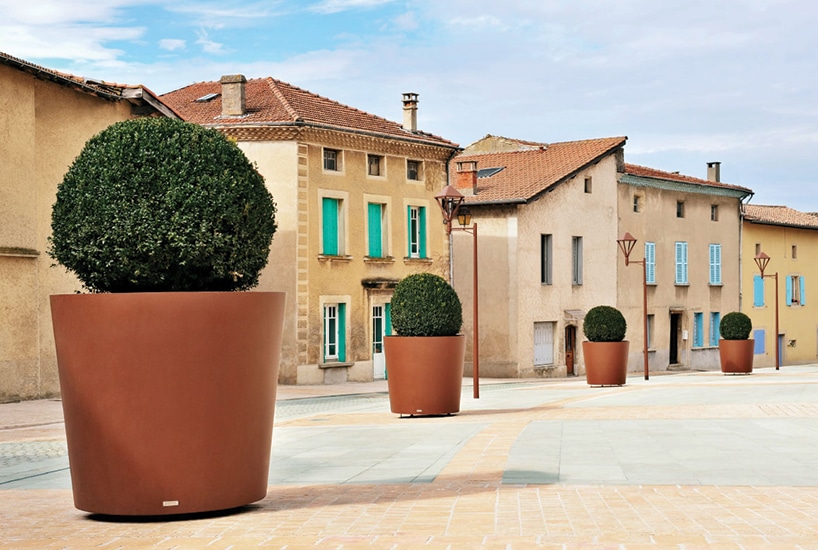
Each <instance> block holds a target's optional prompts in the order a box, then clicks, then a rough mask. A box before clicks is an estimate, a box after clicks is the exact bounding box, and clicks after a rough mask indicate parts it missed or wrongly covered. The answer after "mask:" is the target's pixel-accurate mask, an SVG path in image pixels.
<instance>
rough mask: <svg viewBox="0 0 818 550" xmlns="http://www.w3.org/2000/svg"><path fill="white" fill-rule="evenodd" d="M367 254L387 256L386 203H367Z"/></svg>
mask: <svg viewBox="0 0 818 550" xmlns="http://www.w3.org/2000/svg"><path fill="white" fill-rule="evenodd" d="M367 228H368V231H367V236H368V241H369V242H368V245H369V246H368V250H367V256H369V257H370V258H383V257H384V256H386V255H387V254H386V235H387V230H386V205H385V204H378V203H374V202H370V203H368V204H367Z"/></svg>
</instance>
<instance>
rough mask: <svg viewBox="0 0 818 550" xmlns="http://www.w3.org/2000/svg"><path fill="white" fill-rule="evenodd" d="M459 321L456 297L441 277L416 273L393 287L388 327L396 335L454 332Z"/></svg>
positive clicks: (460, 315)
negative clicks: (393, 330) (390, 327)
mask: <svg viewBox="0 0 818 550" xmlns="http://www.w3.org/2000/svg"><path fill="white" fill-rule="evenodd" d="M462 325H463V306H462V305H461V303H460V298H459V297H458V296H457V293H456V292H455V291H454V288H452V286H451V285H450V284H449V283H448V282H446V280H445V279H443V278H442V277H440V276H438V275H433V274H431V273H417V274H414V275H409V276H408V277H406V278H405V279H403V280H401V282H399V283H398V284H397V286H396V287H395V293H394V294H393V295H392V327H393V328H394V329H395V332H397V333H398V334H399V335H400V336H454V335H456V334H457V333H458V332H460V327H461V326H462Z"/></svg>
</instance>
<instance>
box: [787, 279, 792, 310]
mask: <svg viewBox="0 0 818 550" xmlns="http://www.w3.org/2000/svg"><path fill="white" fill-rule="evenodd" d="M786 279H787V305H788V306H791V305H792V277H787V278H786Z"/></svg>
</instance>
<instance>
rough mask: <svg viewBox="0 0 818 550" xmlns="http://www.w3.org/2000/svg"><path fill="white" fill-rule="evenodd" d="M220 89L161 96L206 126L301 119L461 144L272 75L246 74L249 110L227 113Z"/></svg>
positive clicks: (206, 85)
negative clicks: (242, 113) (406, 127)
mask: <svg viewBox="0 0 818 550" xmlns="http://www.w3.org/2000/svg"><path fill="white" fill-rule="evenodd" d="M221 91H222V88H221V83H220V82H219V81H212V82H198V83H195V84H191V85H190V86H186V87H184V88H181V89H179V90H175V91H173V92H169V93H166V94H163V95H162V96H161V99H162V101H164V102H165V103H167V104H168V105H169V106H170V107H171V108H173V109H174V110H175V111H176V112H178V113H180V114H181V116H182V118H184V119H185V120H187V121H189V122H195V123H197V124H202V125H255V124H297V123H303V124H313V125H321V126H329V127H334V128H339V129H348V130H356V131H365V132H371V133H374V134H379V135H385V136H389V137H395V138H401V139H409V140H415V141H423V142H427V143H432V144H437V145H444V146H447V147H457V144H455V143H453V142H451V141H448V140H446V139H443V138H441V137H438V136H435V135H432V134H428V133H425V132H420V131H418V132H410V131H408V130H404V129H403V127H402V126H401V125H400V124H398V123H396V122H392V121H390V120H387V119H385V118H381V117H378V116H375V115H371V114H369V113H366V112H364V111H361V110H358V109H355V108H353V107H349V106H347V105H344V104H342V103H338V102H337V101H333V100H331V99H327V98H325V97H322V96H320V95H317V94H314V93H312V92H309V91H307V90H303V89H301V88H298V87H297V86H293V85H291V84H288V83H286V82H282V81H280V80H275V79H273V78H270V77H267V78H253V79H248V80H247V83H246V85H245V105H246V111H247V113H246V115H245V116H242V117H236V118H223V117H222V116H221V114H222V101H221ZM208 94H215V97H214V98H213V99H211V100H210V101H201V102H197V101H196V100H197V99H199V98H202V97H205V96H207V95H208Z"/></svg>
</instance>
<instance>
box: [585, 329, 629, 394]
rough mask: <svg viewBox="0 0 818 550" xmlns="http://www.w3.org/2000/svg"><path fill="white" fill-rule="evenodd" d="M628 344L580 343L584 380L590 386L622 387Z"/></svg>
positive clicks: (626, 372) (626, 364) (623, 342)
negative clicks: (583, 360) (583, 361)
mask: <svg viewBox="0 0 818 550" xmlns="http://www.w3.org/2000/svg"><path fill="white" fill-rule="evenodd" d="M629 346H630V342H628V341H627V340H625V341H622V342H588V341H585V342H583V343H582V355H583V356H584V357H585V379H586V380H587V381H588V385H590V386H622V385H624V384H625V381H626V380H627V377H628V348H629Z"/></svg>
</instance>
